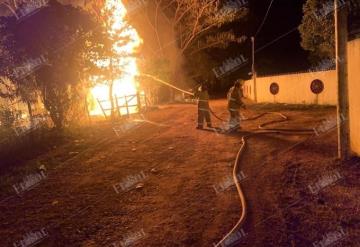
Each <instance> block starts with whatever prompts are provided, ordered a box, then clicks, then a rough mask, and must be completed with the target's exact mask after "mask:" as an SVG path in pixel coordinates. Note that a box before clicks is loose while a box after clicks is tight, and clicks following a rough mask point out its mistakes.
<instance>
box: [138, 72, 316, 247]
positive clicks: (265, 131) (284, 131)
mask: <svg viewBox="0 0 360 247" xmlns="http://www.w3.org/2000/svg"><path fill="white" fill-rule="evenodd" d="M143 75H144V76H146V77H149V78H152V79H154V80H156V81H158V82H160V83H162V84H165V85H167V86H169V87H171V88H174V89H176V90H178V91H180V92H183V93H186V94H189V95H192V96H194V94H193V93H191V92H187V91H185V90H183V89H180V88H178V87H176V86H174V85H172V84H170V83H167V82H164V81H163V80H160V79H158V78H156V77H154V76H152V75H145V74H143ZM209 111H210V112H211V114H212V115H213V116H214V117H215V118H217V119H219V120H220V121H223V122H226V121H225V120H223V119H221V118H220V117H218V116H217V115H216V114H215V113H214V111H213V110H212V109H211V108H209ZM265 115H276V116H279V117H280V119H279V120H272V121H269V122H265V123H262V124H260V125H259V126H258V128H257V129H256V130H255V131H254V132H251V133H250V134H248V135H245V136H243V137H242V138H241V146H240V149H239V151H238V153H237V155H236V159H235V163H234V168H233V180H234V183H235V186H236V189H237V192H238V195H239V198H240V204H241V207H242V211H241V214H240V218H239V220H238V221H237V223H236V224H235V226H234V227H233V228H232V229H231V230H230V231H229V232H228V233H227V234H226V235H225V236H224V237H223V238H222V239H221V240H220V241H219V242H218V243H217V244H216V245H215V247H221V246H229V245H228V244H226V242H227V240H228V239H230V240H232V238H231V237H232V235H233V234H235V233H236V232H237V231H239V230H241V227H242V226H243V224H244V222H245V219H246V214H247V205H246V198H245V195H244V193H243V191H242V189H241V186H240V181H239V178H238V173H239V166H240V160H241V156H242V154H243V153H244V150H245V147H246V144H247V140H248V139H249V138H251V137H254V136H258V135H267V134H292V135H313V134H314V133H315V132H314V130H313V129H298V128H295V129H282V128H266V126H268V125H271V124H275V123H283V122H287V121H288V120H289V118H288V117H287V116H285V115H284V114H282V113H280V112H264V113H261V114H259V115H256V116H254V117H250V118H246V119H243V121H252V120H257V119H259V118H262V117H263V116H265ZM231 244H232V243H230V245H231Z"/></svg>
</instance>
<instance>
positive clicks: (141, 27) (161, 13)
mask: <svg viewBox="0 0 360 247" xmlns="http://www.w3.org/2000/svg"><path fill="white" fill-rule="evenodd" d="M246 2H247V1H241V0H239V1H225V0H171V1H166V0H156V1H154V2H148V4H147V6H146V7H145V6H143V7H141V8H140V7H139V8H138V9H139V10H137V11H132V12H131V13H130V14H129V15H130V20H131V21H132V22H133V23H135V26H137V27H138V28H137V30H138V31H139V32H140V34H141V36H142V37H143V38H144V40H145V43H144V46H145V47H144V50H145V51H147V54H148V55H147V59H148V60H150V61H151V63H152V61H154V60H157V59H165V60H168V61H170V63H171V64H170V68H171V70H172V78H171V79H172V80H173V81H177V82H178V84H179V81H181V80H186V79H185V78H182V75H183V74H185V73H183V72H184V71H183V64H184V59H186V58H188V59H187V60H186V61H187V62H189V63H191V61H193V57H194V56H197V55H199V54H200V53H202V52H205V51H210V50H211V49H213V48H222V49H225V48H227V47H228V46H229V45H230V44H232V43H242V42H244V41H245V40H246V37H245V36H237V35H236V34H235V33H234V32H233V30H232V29H231V28H230V27H229V25H228V24H231V23H233V22H236V21H239V20H242V19H243V18H244V17H245V16H246V15H247V12H248V11H247V8H246ZM231 3H235V4H233V5H231ZM139 19H141V20H142V21H140V20H139ZM149 30H150V31H152V32H151V33H149ZM150 34H151V35H150Z"/></svg>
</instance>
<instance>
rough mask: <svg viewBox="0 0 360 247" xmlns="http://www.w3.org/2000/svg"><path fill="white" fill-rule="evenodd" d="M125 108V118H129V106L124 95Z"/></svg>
mask: <svg viewBox="0 0 360 247" xmlns="http://www.w3.org/2000/svg"><path fill="white" fill-rule="evenodd" d="M125 107H126V112H127V116H128V117H129V115H130V113H129V104H128V101H127V97H126V95H125Z"/></svg>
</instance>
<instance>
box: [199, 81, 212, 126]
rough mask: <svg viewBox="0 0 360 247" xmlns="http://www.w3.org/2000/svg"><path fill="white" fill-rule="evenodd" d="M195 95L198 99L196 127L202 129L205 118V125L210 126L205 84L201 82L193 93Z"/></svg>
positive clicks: (207, 94)
mask: <svg viewBox="0 0 360 247" xmlns="http://www.w3.org/2000/svg"><path fill="white" fill-rule="evenodd" d="M195 97H196V98H197V99H198V125H197V127H196V128H197V129H203V128H204V120H206V124H207V127H208V128H212V125H211V118H210V107H209V93H208V87H207V85H206V84H202V85H201V86H200V87H199V89H198V90H197V92H196V93H195Z"/></svg>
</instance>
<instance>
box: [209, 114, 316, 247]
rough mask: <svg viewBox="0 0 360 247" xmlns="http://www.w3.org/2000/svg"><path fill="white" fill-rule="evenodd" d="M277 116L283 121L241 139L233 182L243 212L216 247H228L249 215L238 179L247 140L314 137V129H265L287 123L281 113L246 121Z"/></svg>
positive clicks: (274, 121) (266, 123)
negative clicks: (289, 135)
mask: <svg viewBox="0 0 360 247" xmlns="http://www.w3.org/2000/svg"><path fill="white" fill-rule="evenodd" d="M268 114H270V115H277V116H280V117H281V119H280V120H273V121H269V122H265V123H263V124H260V125H259V126H258V130H260V131H256V132H253V133H250V134H248V135H245V136H243V137H242V138H241V146H240V149H239V151H238V153H237V155H236V160H235V164H234V169H233V180H234V183H235V186H236V189H237V192H238V194H239V198H240V203H241V207H242V211H241V214H240V218H239V220H238V222H237V223H236V224H235V226H234V227H233V228H232V229H231V230H230V231H229V232H228V233H227V234H226V235H225V236H224V237H223V238H222V239H221V240H220V241H219V242H218V243H217V244H216V245H215V247H220V246H228V245H227V244H225V243H226V240H227V239H231V237H232V235H233V234H235V233H236V232H237V231H239V230H240V229H241V227H242V225H243V224H244V222H245V219H246V214H247V205H246V199H245V195H244V193H243V191H242V189H241V186H240V181H239V178H238V173H239V166H240V165H239V164H240V159H241V155H242V154H243V153H244V150H245V147H246V144H247V140H248V139H249V138H250V137H253V136H257V135H266V134H289V133H291V134H297V135H313V134H314V130H313V129H278V128H265V126H267V125H270V124H275V123H282V122H286V121H288V117H287V116H285V115H284V114H282V113H279V112H265V113H261V114H259V115H257V116H255V117H252V118H247V119H244V121H251V120H256V119H259V118H261V117H263V116H265V115H268Z"/></svg>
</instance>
